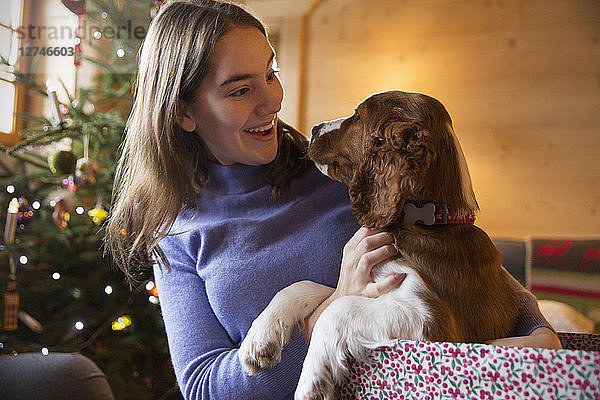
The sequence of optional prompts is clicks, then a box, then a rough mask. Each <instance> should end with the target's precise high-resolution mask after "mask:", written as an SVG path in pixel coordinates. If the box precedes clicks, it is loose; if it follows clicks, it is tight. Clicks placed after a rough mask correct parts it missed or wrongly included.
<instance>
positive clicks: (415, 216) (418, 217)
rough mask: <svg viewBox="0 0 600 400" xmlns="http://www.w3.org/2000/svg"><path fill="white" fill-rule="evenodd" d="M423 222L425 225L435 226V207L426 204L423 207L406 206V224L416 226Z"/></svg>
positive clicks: (409, 204) (431, 204)
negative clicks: (417, 223)
mask: <svg viewBox="0 0 600 400" xmlns="http://www.w3.org/2000/svg"><path fill="white" fill-rule="evenodd" d="M416 222H421V223H423V224H425V225H433V224H435V205H434V204H433V203H426V204H425V205H424V206H423V207H417V206H415V205H414V204H412V203H408V204H405V205H404V223H405V224H411V225H412V224H415V223H416Z"/></svg>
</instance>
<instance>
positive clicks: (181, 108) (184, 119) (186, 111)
mask: <svg viewBox="0 0 600 400" xmlns="http://www.w3.org/2000/svg"><path fill="white" fill-rule="evenodd" d="M177 123H178V124H179V126H180V127H181V129H183V130H184V131H186V132H194V131H195V130H196V120H195V119H194V116H193V115H192V113H191V111H190V106H189V104H187V103H186V102H185V101H182V100H179V101H178V103H177Z"/></svg>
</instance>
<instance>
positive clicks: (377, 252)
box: [332, 227, 405, 298]
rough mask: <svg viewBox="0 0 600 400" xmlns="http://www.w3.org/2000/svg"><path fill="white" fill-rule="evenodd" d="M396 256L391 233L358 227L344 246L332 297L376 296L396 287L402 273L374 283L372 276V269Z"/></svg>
mask: <svg viewBox="0 0 600 400" xmlns="http://www.w3.org/2000/svg"><path fill="white" fill-rule="evenodd" d="M397 254H398V251H397V250H396V248H395V246H394V238H393V236H392V235H391V234H390V233H388V232H383V231H381V230H375V229H370V228H366V227H362V228H360V229H359V230H358V231H357V232H356V233H355V234H354V236H352V238H351V239H350V240H349V241H348V243H346V246H344V252H343V257H342V266H341V269H340V277H339V278H338V284H337V287H336V289H335V292H334V293H333V295H332V296H334V297H335V298H338V297H343V296H364V297H379V296H380V295H381V294H383V293H385V292H387V291H389V290H390V289H393V288H395V287H398V286H399V285H400V283H402V280H404V277H405V275H404V274H401V275H400V276H397V277H396V276H394V275H390V276H388V277H387V278H386V279H384V280H383V281H380V282H377V283H375V282H374V281H373V280H372V277H371V270H372V269H373V267H374V266H376V265H377V264H379V263H381V262H383V261H385V260H387V259H388V258H390V257H393V256H395V255H397Z"/></svg>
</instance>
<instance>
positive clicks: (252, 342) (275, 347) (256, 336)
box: [238, 316, 291, 375]
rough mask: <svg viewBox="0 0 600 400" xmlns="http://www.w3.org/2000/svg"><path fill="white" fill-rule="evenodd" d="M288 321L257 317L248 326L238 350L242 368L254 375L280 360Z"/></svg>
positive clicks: (286, 337)
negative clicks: (248, 328)
mask: <svg viewBox="0 0 600 400" xmlns="http://www.w3.org/2000/svg"><path fill="white" fill-rule="evenodd" d="M290 329H291V327H290V326H289V323H286V322H283V321H281V320H277V319H275V320H274V321H271V320H270V319H268V318H260V316H259V318H257V319H256V320H255V321H254V322H253V323H252V326H251V327H250V330H249V331H248V334H247V335H246V337H245V338H244V341H243V342H242V344H241V346H240V350H239V352H238V358H239V359H240V362H241V363H242V368H243V369H244V371H245V372H246V373H247V374H248V375H256V374H258V373H259V372H260V371H262V370H263V369H265V368H269V367H272V366H273V365H275V364H277V363H278V362H279V361H280V360H281V349H282V347H283V345H284V344H285V343H286V342H287V340H289V333H288V330H290Z"/></svg>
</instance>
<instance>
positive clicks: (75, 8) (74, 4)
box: [61, 0, 86, 15]
mask: <svg viewBox="0 0 600 400" xmlns="http://www.w3.org/2000/svg"><path fill="white" fill-rule="evenodd" d="M61 2H62V3H63V4H64V5H65V7H67V8H68V9H69V11H71V12H72V13H75V14H76V15H83V14H85V11H86V10H85V0H61Z"/></svg>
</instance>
